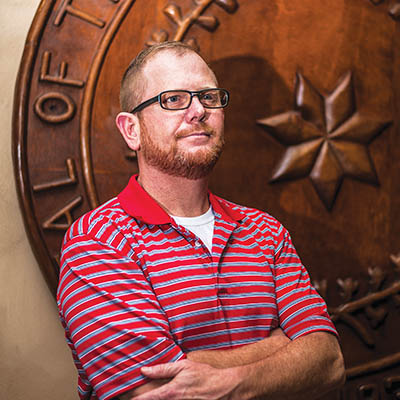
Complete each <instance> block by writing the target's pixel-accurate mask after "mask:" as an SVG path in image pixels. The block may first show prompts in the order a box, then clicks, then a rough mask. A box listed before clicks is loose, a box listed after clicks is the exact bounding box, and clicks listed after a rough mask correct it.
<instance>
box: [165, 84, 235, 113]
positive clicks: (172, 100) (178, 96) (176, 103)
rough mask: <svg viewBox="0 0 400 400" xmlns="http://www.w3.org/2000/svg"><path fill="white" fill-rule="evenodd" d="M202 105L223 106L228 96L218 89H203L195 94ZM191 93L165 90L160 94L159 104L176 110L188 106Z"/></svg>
mask: <svg viewBox="0 0 400 400" xmlns="http://www.w3.org/2000/svg"><path fill="white" fill-rule="evenodd" d="M196 95H197V96H198V98H199V100H200V102H201V104H203V106H204V107H207V108H220V107H225V106H226V104H227V102H228V96H227V94H226V92H225V91H223V90H220V89H211V90H203V91H200V92H199V93H198V94H196ZM191 97H192V96H191V93H190V92H187V91H183V90H174V91H172V90H171V91H167V92H164V93H162V94H161V99H160V100H161V105H162V107H163V108H165V109H167V110H177V109H184V108H187V107H189V104H190V102H191Z"/></svg>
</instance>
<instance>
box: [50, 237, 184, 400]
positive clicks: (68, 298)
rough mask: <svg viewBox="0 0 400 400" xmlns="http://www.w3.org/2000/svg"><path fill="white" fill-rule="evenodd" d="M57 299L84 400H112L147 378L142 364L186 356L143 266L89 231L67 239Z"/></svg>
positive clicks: (153, 363) (157, 362)
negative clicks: (176, 340)
mask: <svg viewBox="0 0 400 400" xmlns="http://www.w3.org/2000/svg"><path fill="white" fill-rule="evenodd" d="M57 300H58V307H59V311H60V317H61V321H62V323H63V325H64V328H65V331H66V336H67V342H68V344H69V346H70V347H71V350H72V353H73V356H74V359H75V363H76V365H77V368H78V372H79V393H80V396H81V398H82V399H83V398H86V396H87V394H88V392H89V391H90V390H91V388H93V389H94V392H95V394H96V396H97V398H99V399H101V400H108V399H112V398H114V397H116V396H117V395H118V394H121V393H123V392H126V391H128V390H131V389H133V388H135V387H137V386H140V385H142V384H144V383H145V382H147V380H146V378H145V377H144V376H143V375H141V373H140V368H141V367H142V366H145V365H146V366H147V365H155V364H160V363H165V362H173V361H176V360H179V359H182V358H185V355H184V353H183V352H182V350H181V349H180V348H179V346H177V344H176V343H175V342H174V340H173V339H172V337H171V335H170V333H169V324H168V321H167V319H166V316H165V314H164V312H163V310H162V309H161V307H160V305H159V303H158V301H157V299H156V297H155V295H154V292H153V290H152V287H151V285H150V284H149V282H148V280H147V279H146V276H145V274H144V272H143V271H142V269H141V268H140V265H138V263H137V262H135V261H134V260H133V259H132V258H131V257H129V255H125V254H122V253H121V252H120V251H118V249H115V248H113V247H111V246H109V245H108V244H105V243H101V242H100V241H98V240H94V239H93V238H91V237H90V236H89V235H79V236H77V237H73V238H71V239H70V240H68V241H66V242H65V243H64V247H63V252H62V258H61V273H60V283H59V289H58V296H57ZM92 398H96V397H92Z"/></svg>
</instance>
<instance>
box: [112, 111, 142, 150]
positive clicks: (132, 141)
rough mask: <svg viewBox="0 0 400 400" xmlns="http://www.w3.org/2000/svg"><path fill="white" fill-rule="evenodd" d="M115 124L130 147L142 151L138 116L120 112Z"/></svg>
mask: <svg viewBox="0 0 400 400" xmlns="http://www.w3.org/2000/svg"><path fill="white" fill-rule="evenodd" d="M115 123H116V124H117V127H118V129H119V131H120V132H121V135H122V137H123V138H124V140H125V142H126V144H127V145H128V147H129V148H130V149H132V150H134V151H137V150H140V124H139V118H138V117H137V115H134V114H131V113H128V112H120V113H119V114H118V115H117V117H116V118H115Z"/></svg>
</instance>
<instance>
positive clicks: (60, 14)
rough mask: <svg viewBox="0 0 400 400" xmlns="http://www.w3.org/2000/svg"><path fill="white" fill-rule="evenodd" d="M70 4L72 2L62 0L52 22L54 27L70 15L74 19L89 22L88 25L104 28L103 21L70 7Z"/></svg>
mask: <svg viewBox="0 0 400 400" xmlns="http://www.w3.org/2000/svg"><path fill="white" fill-rule="evenodd" d="M71 3H72V0H63V2H62V3H61V5H60V8H59V9H58V11H57V15H56V18H55V20H54V25H55V26H60V25H61V24H62V22H63V20H64V17H65V15H66V14H71V15H74V16H75V17H78V18H80V19H83V20H84V21H86V22H89V23H90V24H92V25H95V26H97V27H99V28H103V27H104V25H105V22H104V21H103V20H101V19H100V18H97V17H95V16H93V15H91V14H89V13H87V12H85V11H82V10H80V9H79V8H76V7H74V6H72V5H71Z"/></svg>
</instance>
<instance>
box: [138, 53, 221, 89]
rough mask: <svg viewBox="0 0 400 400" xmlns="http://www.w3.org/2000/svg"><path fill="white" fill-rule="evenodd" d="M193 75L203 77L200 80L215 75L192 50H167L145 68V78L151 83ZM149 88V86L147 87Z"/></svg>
mask: <svg viewBox="0 0 400 400" xmlns="http://www.w3.org/2000/svg"><path fill="white" fill-rule="evenodd" d="M189 75H191V77H192V78H193V77H194V76H195V75H201V77H200V76H199V78H200V79H201V78H204V79H210V78H211V79H212V80H213V81H215V75H214V73H213V72H212V71H211V69H210V68H209V67H208V65H207V63H206V62H205V61H204V60H203V58H201V57H200V56H199V55H198V54H197V53H195V52H194V51H190V50H184V51H178V50H176V49H165V50H162V51H160V52H158V53H156V54H154V55H153V56H152V57H151V58H149V60H148V61H147V62H146V64H145V65H144V68H143V77H144V78H145V80H146V81H147V82H148V83H150V82H151V81H153V80H154V79H157V78H159V79H164V78H165V79H171V80H172V79H174V78H176V79H178V78H183V77H188V78H189ZM146 86H147V85H146Z"/></svg>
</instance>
